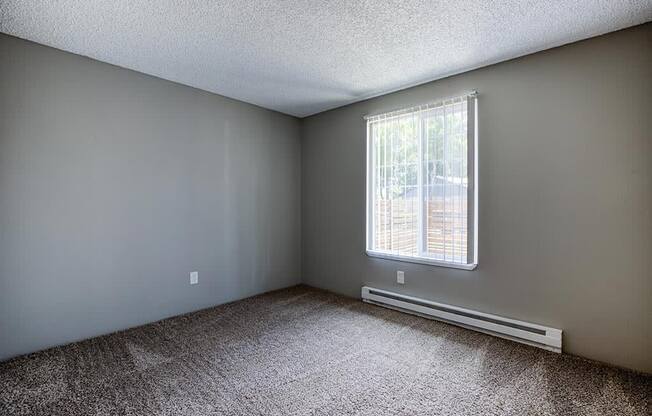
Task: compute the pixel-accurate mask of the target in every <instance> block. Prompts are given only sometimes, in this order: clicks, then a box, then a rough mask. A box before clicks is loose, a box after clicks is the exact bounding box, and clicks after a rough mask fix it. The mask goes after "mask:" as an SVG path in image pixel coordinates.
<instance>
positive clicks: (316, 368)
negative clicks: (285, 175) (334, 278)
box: [0, 286, 652, 416]
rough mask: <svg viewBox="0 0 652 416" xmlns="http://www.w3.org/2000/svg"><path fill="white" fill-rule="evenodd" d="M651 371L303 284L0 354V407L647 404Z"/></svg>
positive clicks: (238, 410) (74, 411)
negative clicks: (2, 358) (23, 352)
mask: <svg viewBox="0 0 652 416" xmlns="http://www.w3.org/2000/svg"><path fill="white" fill-rule="evenodd" d="M651 397H652V376H650V375H642V374H637V373H633V372H627V371H623V370H618V369H615V368H612V367H608V366H604V365H600V364H597V363H594V362H589V361H585V360H582V359H578V358H574V357H570V356H566V355H559V354H554V353H549V352H545V351H542V350H539V349H535V348H531V347H526V346H523V345H520V344H516V343H513V342H509V341H505V340H501V339H498V338H494V337H491V336H487V335H483V334H480V333H477V332H473V331H468V330H465V329H461V328H457V327H455V326H451V325H447V324H443V323H439V322H434V321H430V320H426V319H423V318H418V317H415V316H411V315H407V314H402V313H399V312H395V311H391V310H388V309H384V308H380V307H377V306H372V305H367V304H363V303H361V302H360V301H356V300H353V299H348V298H344V297H341V296H337V295H333V294H330V293H326V292H322V291H318V290H314V289H310V288H307V287H305V286H300V287H295V288H291V289H286V290H282V291H278V292H273V293H269V294H265V295H261V296H257V297H254V298H250V299H245V300H242V301H239V302H235V303H231V304H228V305H223V306H220V307H217V308H212V309H207V310H204V311H200V312H196V313H192V314H188V315H184V316H180V317H176V318H172V319H168V320H165V321H161V322H157V323H154V324H150V325H146V326H143V327H140V328H134V329H131V330H128V331H124V332H119V333H116V334H112V335H108V336H104V337H100V338H95V339H91V340H87V341H83V342H79V343H76V344H71V345H68V346H65V347H60V348H55V349H50V350H47V351H44V352H40V353H36V354H32V355H29V356H25V357H20V358H17V359H14V360H11V361H8V362H4V363H1V364H0V414H1V415H27V414H30V415H76V416H77V415H340V414H357V415H601V416H605V415H650V414H651V413H650V410H651V408H650V405H651V403H650V400H651Z"/></svg>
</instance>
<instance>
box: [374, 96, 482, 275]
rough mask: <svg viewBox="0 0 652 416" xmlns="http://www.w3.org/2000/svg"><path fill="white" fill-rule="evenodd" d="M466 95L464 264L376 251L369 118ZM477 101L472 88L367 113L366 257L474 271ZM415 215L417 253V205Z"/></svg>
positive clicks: (476, 218) (476, 219)
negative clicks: (402, 106)
mask: <svg viewBox="0 0 652 416" xmlns="http://www.w3.org/2000/svg"><path fill="white" fill-rule="evenodd" d="M464 97H466V99H467V100H466V102H467V166H468V178H469V185H468V188H467V204H468V206H467V215H468V219H467V227H468V229H467V263H466V264H460V263H452V262H447V261H442V260H437V259H433V258H430V257H427V256H425V255H418V256H407V255H400V254H393V253H387V252H384V251H376V250H373V249H372V248H371V247H373V234H372V221H373V217H374V216H373V212H374V211H373V202H374V201H373V192H374V187H373V183H372V181H373V178H374V176H373V171H372V170H373V168H374V166H373V146H372V144H373V143H372V139H371V137H370V136H371V134H370V133H371V122H370V120H371V119H376V118H377V117H378V116H390V117H391V116H392V115H399V114H401V113H411V112H414V111H420V110H422V109H429V108H437V107H439V106H442V105H446V104H447V103H448V102H449V101H451V100H456V99H460V98H464ZM477 114H478V100H477V93H476V92H475V91H472V92H470V93H467V94H461V95H458V96H456V97H454V98H450V99H445V100H439V101H437V102H435V103H431V104H425V105H421V106H416V107H409V108H404V109H400V110H395V111H391V112H387V113H383V114H379V115H370V116H365V120H366V122H367V129H366V130H367V131H366V134H367V138H366V152H367V161H366V162H367V166H366V187H367V188H366V218H365V223H366V238H365V241H366V247H365V252H366V254H367V255H368V256H370V257H377V258H381V259H387V260H395V261H401V262H409V263H419V264H427V265H432V266H439V267H448V268H453V269H463V270H474V269H475V268H476V267H477V266H478V150H477V149H478V117H477ZM422 171H423V168H422V167H420V168H419V173H418V174H419V176H422ZM421 194H422V190H421V189H420V191H419V195H421ZM419 199H421V200H422V199H423V197H421V196H420V197H419ZM419 205H420V208H419V216H418V221H419V224H420V225H419V228H420V232H419V235H418V239H419V243H418V246H419V247H420V248H419V252H420V254H422V252H421V250H422V248H421V247H422V243H423V238H424V237H423V233H424V231H423V229H424V227H425V225H423V217H424V215H423V208H422V207H421V205H423V204H419Z"/></svg>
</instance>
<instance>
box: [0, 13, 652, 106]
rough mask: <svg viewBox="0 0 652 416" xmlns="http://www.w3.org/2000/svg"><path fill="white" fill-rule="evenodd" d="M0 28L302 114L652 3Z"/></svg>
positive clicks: (117, 17)
mask: <svg viewBox="0 0 652 416" xmlns="http://www.w3.org/2000/svg"><path fill="white" fill-rule="evenodd" d="M0 19H1V20H0V31H1V32H5V33H8V34H11V35H14V36H17V37H20V38H24V39H28V40H32V41H35V42H38V43H42V44H44V45H49V46H53V47H55V48H59V49H63V50H65V51H69V52H73V53H77V54H80V55H85V56H89V57H91V58H94V59H97V60H100V61H104V62H108V63H111V64H115V65H119V66H122V67H125V68H130V69H133V70H136V71H140V72H144V73H146V74H151V75H155V76H158V77H161V78H164V79H168V80H171V81H176V82H179V83H181V84H186V85H190V86H193V87H196V88H200V89H203V90H207V91H212V92H215V93H218V94H221V95H225V96H228V97H232V98H236V99H238V100H242V101H246V102H248V103H252V104H257V105H259V106H262V107H266V108H270V109H273V110H278V111H281V112H283V113H287V114H292V115H295V116H300V117H303V116H307V115H310V114H314V113H317V112H321V111H324V110H328V109H331V108H334V107H338V106H341V105H344V104H349V103H352V102H355V101H360V100H362V99H365V98H369V97H372V96H376V95H380V94H383V93H386V92H390V91H394V90H397V89H401V88H404V87H407V86H411V85H415V84H419V83H422V82H426V81H430V80H434V79H438V78H442V77H445V76H448V75H451V74H455V73H459V72H464V71H467V70H469V69H473V68H478V67H481V66H485V65H488V64H491V63H495V62H500V61H503V60H506V59H510V58H514V57H517V56H521V55H525V54H529V53H532V52H536V51H540V50H543V49H548V48H551V47H554V46H558V45H562V44H565V43H569V42H573V41H577V40H580V39H585V38H588V37H592V36H596V35H599V34H602V33H606V32H610V31H614V30H617V29H621V28H625V27H628V26H633V25H636V24H640V23H644V22H646V21H650V20H652V0H522V1H518V0H511V1H510V0H493V1H492V0H422V1H419V0H358V1H355V0H349V1H341V0H338V1H326V0H314V1H310V0H287V1H281V0H224V1H218V0H158V1H145V0H142V1H136V0H111V1H107V0H58V1H57V0H0Z"/></svg>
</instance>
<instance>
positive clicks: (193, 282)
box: [190, 272, 199, 285]
mask: <svg viewBox="0 0 652 416" xmlns="http://www.w3.org/2000/svg"><path fill="white" fill-rule="evenodd" d="M197 283H199V272H192V273H190V284H191V285H196V284H197Z"/></svg>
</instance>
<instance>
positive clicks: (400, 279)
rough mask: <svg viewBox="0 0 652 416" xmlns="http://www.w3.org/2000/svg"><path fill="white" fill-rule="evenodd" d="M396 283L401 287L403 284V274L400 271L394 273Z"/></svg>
mask: <svg viewBox="0 0 652 416" xmlns="http://www.w3.org/2000/svg"><path fill="white" fill-rule="evenodd" d="M396 283H398V284H401V285H404V284H405V273H403V272H402V271H400V270H399V271H397V272H396Z"/></svg>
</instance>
